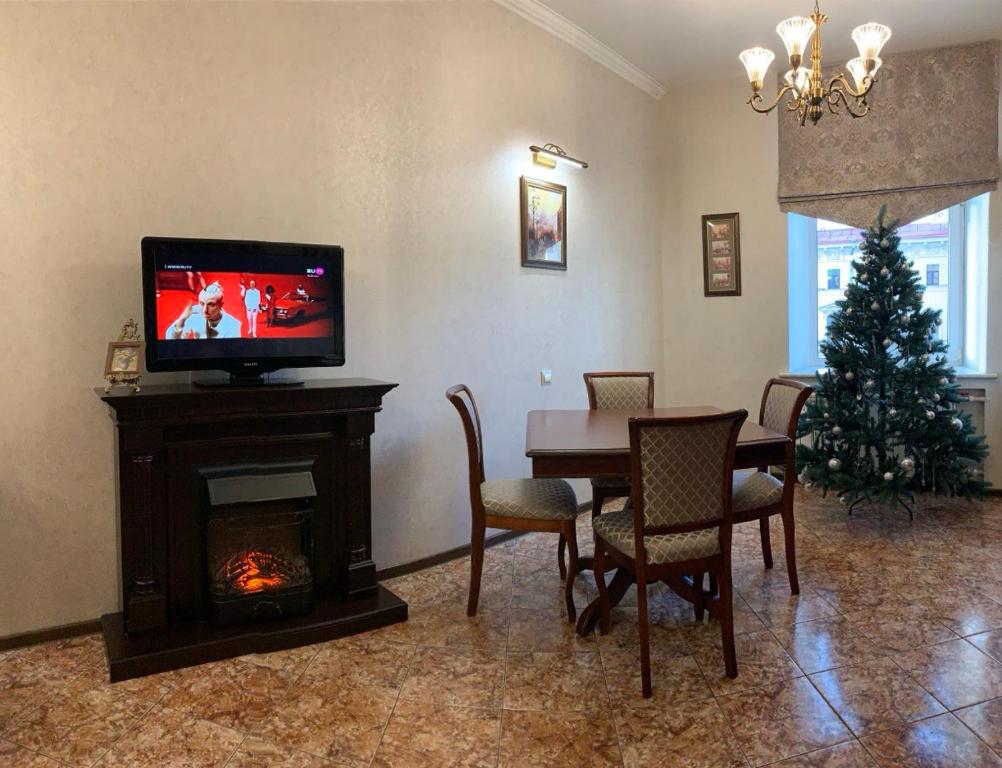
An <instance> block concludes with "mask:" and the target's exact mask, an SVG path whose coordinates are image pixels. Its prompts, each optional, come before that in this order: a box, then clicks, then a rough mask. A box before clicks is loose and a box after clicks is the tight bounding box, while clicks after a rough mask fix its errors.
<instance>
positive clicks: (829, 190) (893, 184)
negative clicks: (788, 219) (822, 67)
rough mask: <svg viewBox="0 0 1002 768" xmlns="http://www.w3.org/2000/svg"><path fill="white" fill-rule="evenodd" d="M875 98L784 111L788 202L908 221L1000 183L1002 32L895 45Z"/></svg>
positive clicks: (838, 214) (819, 213) (784, 194)
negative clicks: (803, 114)
mask: <svg viewBox="0 0 1002 768" xmlns="http://www.w3.org/2000/svg"><path fill="white" fill-rule="evenodd" d="M836 71H839V69H838V68H833V69H832V70H831V71H830V72H828V71H827V70H826V76H830V75H831V74H834V73H835V72H836ZM868 101H869V102H870V114H869V115H867V116H866V117H864V118H861V119H858V120H854V119H852V118H850V117H849V116H848V115H846V114H841V115H838V116H836V115H830V114H828V113H827V112H826V113H825V115H824V117H822V118H821V122H820V123H818V124H817V125H811V124H810V122H808V124H807V125H805V126H804V127H801V126H800V123H799V122H797V121H796V120H795V119H793V117H794V116H793V115H790V114H788V113H785V112H781V111H780V112H779V207H780V209H782V210H783V211H793V212H795V213H801V214H803V215H805V216H814V217H816V218H823V219H831V220H833V221H838V222H842V223H844V224H850V225H852V226H856V227H867V226H869V225H870V224H871V223H872V222H873V219H874V218H875V217H876V215H877V212H878V211H879V210H880V206H881V205H886V206H887V209H888V214H889V216H891V217H893V218H898V219H900V220H901V223H902V224H905V223H908V222H910V221H914V220H915V219H918V218H921V217H922V216H926V215H928V214H930V213H935V212H936V211H939V210H942V209H943V208H947V207H948V206H951V205H955V204H957V203H960V202H963V201H964V200H967V199H968V198H971V197H974V196H975V195H979V194H981V193H982V192H988V191H990V190H994V189H995V188H996V187H997V185H998V177H999V155H998V141H999V138H998V128H999V125H998V123H999V41H997V40H992V41H989V42H984V43H974V44H971V45H961V46H951V47H949V48H936V49H932V50H927V51H912V52H906V53H897V54H890V55H888V56H886V57H885V58H884V64H883V66H882V67H881V68H880V71H879V72H878V73H877V84H876V85H875V86H874V88H873V91H872V92H871V94H870V96H869V97H868Z"/></svg>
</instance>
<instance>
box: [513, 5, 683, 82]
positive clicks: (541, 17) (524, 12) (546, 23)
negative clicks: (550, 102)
mask: <svg viewBox="0 0 1002 768" xmlns="http://www.w3.org/2000/svg"><path fill="white" fill-rule="evenodd" d="M494 2H496V3H497V4H498V5H503V6H504V7H505V8H507V9H508V10H510V11H512V12H514V13H517V14H518V15H519V16H521V17H522V18H523V19H527V20H528V21H531V22H532V23H533V24H535V25H536V26H537V27H541V28H542V29H545V30H546V31H547V32H549V33H550V34H551V35H553V36H554V37H558V38H560V39H561V40H563V41H564V42H565V43H568V44H570V45H572V46H574V47H575V48H577V49H578V50H579V51H581V52H582V53H584V54H585V55H586V56H589V57H590V58H592V59H594V60H595V61H597V62H598V63H599V64H601V65H602V66H603V67H605V68H607V69H609V70H611V71H612V72H615V73H616V74H617V75H619V76H620V77H621V78H623V79H624V80H626V81H627V82H628V83H631V84H633V85H635V86H636V87H637V88H639V89H640V90H642V91H643V92H644V93H646V94H648V95H649V96H653V97H654V98H655V99H659V100H660V99H661V98H662V97H663V96H664V95H665V87H664V86H663V85H662V84H661V83H659V82H658V81H657V80H655V79H654V78H653V77H651V76H650V75H649V74H647V73H646V72H644V70H642V69H640V67H638V66H636V65H635V64H633V63H632V62H630V61H629V60H628V59H626V58H624V57H623V56H622V55H620V54H618V53H616V51H614V50H612V48H610V47H609V46H607V45H606V44H605V43H603V42H601V41H600V40H598V39H596V38H595V37H593V36H592V35H590V34H588V33H587V32H585V31H584V30H583V29H581V27H579V26H578V25H577V24H575V23H574V22H572V21H570V20H569V19H567V18H565V17H564V16H561V15H560V14H559V13H557V12H556V11H554V10H552V9H551V8H549V7H547V6H545V5H543V4H542V3H541V2H540V1H539V0H494Z"/></svg>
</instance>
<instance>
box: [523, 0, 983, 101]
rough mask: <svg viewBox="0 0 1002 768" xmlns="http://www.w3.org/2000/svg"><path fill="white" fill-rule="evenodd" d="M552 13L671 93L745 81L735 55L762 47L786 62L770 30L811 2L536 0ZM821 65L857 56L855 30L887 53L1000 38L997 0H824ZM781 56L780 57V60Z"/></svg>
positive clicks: (807, 8)
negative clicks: (878, 33) (865, 30)
mask: <svg viewBox="0 0 1002 768" xmlns="http://www.w3.org/2000/svg"><path fill="white" fill-rule="evenodd" d="M542 3H543V4H544V5H546V6H548V7H549V8H550V9H551V10H553V11H556V12H557V13H559V14H560V15H561V16H564V17H566V18H567V19H568V20H569V21H571V22H573V23H574V24H576V25H578V26H579V27H581V28H582V29H584V30H585V31H586V32H588V33H590V34H591V35H592V36H593V37H595V38H597V39H598V40H599V41H601V42H602V43H604V44H605V45H607V46H609V47H610V48H612V49H613V50H614V51H616V52H617V53H619V54H620V55H622V56H623V57H625V58H626V59H628V60H629V61H630V62H632V63H633V64H635V65H636V66H637V67H639V68H640V69H642V70H644V71H645V72H647V73H648V74H649V75H652V76H653V77H654V78H656V79H657V80H659V81H660V82H661V84H662V85H664V86H665V87H667V88H669V89H670V88H672V87H675V86H681V85H691V84H693V83H698V82H700V81H708V80H719V79H723V78H727V77H731V76H733V77H740V78H742V79H743V78H744V77H745V74H744V68H743V67H742V65H741V62H739V61H738V54H739V53H740V52H741V51H743V50H744V49H745V48H751V47H753V46H756V45H762V46H764V47H766V48H769V49H771V50H772V51H773V53H775V54H776V62H774V63H773V69H771V70H770V71H772V72H775V67H776V66H777V64H778V62H779V61H780V60H781V59H785V50H784V48H783V43H782V41H781V40H780V39H779V36H778V35H777V34H776V31H775V30H776V24H778V23H779V22H780V21H782V20H783V19H786V18H788V17H790V16H807V15H809V14H810V12H811V11H812V10H813V0H542ZM821 10H822V12H823V13H826V14H828V17H829V20H828V23H827V24H825V25H824V28H823V30H822V42H823V44H824V54H825V58H824V61H825V63H826V64H838V63H842V62H845V61H847V60H848V59H849V58H851V57H852V56H855V55H857V54H856V47H855V44H854V43H853V42H852V39H851V38H850V33H851V32H852V30H853V28H854V27H856V26H857V25H859V24H862V23H864V22H867V21H879V22H881V23H882V24H886V25H887V26H889V27H890V28H891V31H892V37H891V39H890V41H889V42H888V43H887V45H886V47H885V48H884V52H885V53H893V52H894V51H907V50H918V49H920V48H932V47H936V46H941V45H951V44H955V43H967V42H975V41H978V40H987V39H990V38H993V37H1002V0H879V1H875V0H869V2H865V1H864V0H822V2H821ZM781 54H782V55H781Z"/></svg>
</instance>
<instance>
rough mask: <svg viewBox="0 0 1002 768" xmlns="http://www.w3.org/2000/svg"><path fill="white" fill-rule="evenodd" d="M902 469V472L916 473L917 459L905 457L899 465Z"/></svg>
mask: <svg viewBox="0 0 1002 768" xmlns="http://www.w3.org/2000/svg"><path fill="white" fill-rule="evenodd" d="M898 466H900V467H901V471H902V472H914V471H915V459H913V458H911V457H909V456H905V457H904V458H903V459H902V460H901V463H900V464H899V465H898Z"/></svg>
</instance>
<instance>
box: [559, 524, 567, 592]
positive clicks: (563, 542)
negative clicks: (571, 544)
mask: <svg viewBox="0 0 1002 768" xmlns="http://www.w3.org/2000/svg"><path fill="white" fill-rule="evenodd" d="M565 549H567V537H566V536H564V534H562V533H561V534H560V541H558V542H557V567H558V568H559V569H560V580H561V581H563V580H565V579H566V578H567V563H565V562H564V550H565Z"/></svg>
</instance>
